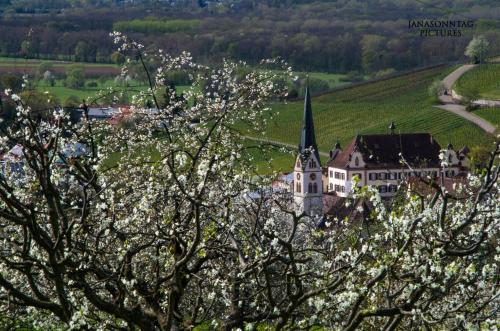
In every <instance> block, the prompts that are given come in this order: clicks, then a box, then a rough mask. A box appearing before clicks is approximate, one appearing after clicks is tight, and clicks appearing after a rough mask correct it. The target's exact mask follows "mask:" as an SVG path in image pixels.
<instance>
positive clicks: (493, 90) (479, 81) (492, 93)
mask: <svg viewBox="0 0 500 331" xmlns="http://www.w3.org/2000/svg"><path fill="white" fill-rule="evenodd" d="M454 88H455V90H456V91H457V93H458V94H466V93H467V92H468V91H474V92H477V93H478V94H479V96H480V97H481V98H485V99H494V100H500V63H490V64H481V65H479V66H477V67H476V68H474V69H472V70H470V71H468V72H466V73H465V74H464V75H463V76H462V77H460V79H459V80H458V81H457V82H456V83H455V86H454Z"/></svg>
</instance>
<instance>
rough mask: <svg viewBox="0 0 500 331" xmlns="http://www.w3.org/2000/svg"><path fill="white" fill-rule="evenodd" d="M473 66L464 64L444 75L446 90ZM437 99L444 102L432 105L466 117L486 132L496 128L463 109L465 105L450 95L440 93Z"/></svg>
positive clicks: (449, 89)
mask: <svg viewBox="0 0 500 331" xmlns="http://www.w3.org/2000/svg"><path fill="white" fill-rule="evenodd" d="M475 66H476V65H475V64H464V65H463V66H461V67H459V68H458V69H456V70H455V71H453V72H452V73H451V74H449V75H448V76H446V77H445V78H444V79H443V84H444V87H445V89H446V90H447V91H451V89H452V87H453V84H455V82H456V81H457V79H459V78H460V77H461V76H462V75H463V74H464V73H466V72H467V71H469V70H471V69H472V68H474V67H475ZM439 100H440V101H441V102H442V103H444V104H443V105H439V106H434V107H437V108H440V109H444V110H446V111H449V112H451V113H453V114H455V115H458V116H460V117H462V118H464V119H466V120H467V121H470V122H472V123H474V124H476V125H477V126H479V127H480V128H481V129H483V130H484V131H486V132H488V133H491V134H493V133H494V132H495V131H496V129H497V128H496V126H495V125H493V124H491V123H490V122H488V121H487V120H485V119H484V118H482V117H479V116H477V115H476V114H474V113H471V112H468V111H467V110H466V109H465V106H462V105H459V104H457V103H455V101H454V100H453V98H452V97H451V95H440V96H439Z"/></svg>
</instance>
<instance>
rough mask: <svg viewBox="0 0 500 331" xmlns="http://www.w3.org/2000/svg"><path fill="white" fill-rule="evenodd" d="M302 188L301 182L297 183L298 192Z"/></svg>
mask: <svg viewBox="0 0 500 331" xmlns="http://www.w3.org/2000/svg"><path fill="white" fill-rule="evenodd" d="M300 191H302V190H301V187H300V183H297V193H300Z"/></svg>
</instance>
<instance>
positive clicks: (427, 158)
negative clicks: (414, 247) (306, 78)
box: [291, 87, 468, 216]
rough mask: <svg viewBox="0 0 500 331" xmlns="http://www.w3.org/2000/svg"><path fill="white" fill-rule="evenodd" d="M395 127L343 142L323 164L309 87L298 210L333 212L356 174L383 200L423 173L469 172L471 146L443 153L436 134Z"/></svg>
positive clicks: (296, 176) (297, 175) (296, 178)
mask: <svg viewBox="0 0 500 331" xmlns="http://www.w3.org/2000/svg"><path fill="white" fill-rule="evenodd" d="M389 129H390V132H389V133H386V134H364V135H357V136H356V137H354V138H353V139H352V140H351V142H350V143H349V144H348V145H347V146H346V147H345V148H344V149H343V148H342V147H341V146H340V143H338V142H337V143H336V144H335V147H334V148H333V149H332V150H331V151H330V152H329V158H328V161H327V162H326V164H325V165H324V166H322V164H321V159H320V154H319V151H318V145H317V143H316V135H315V131H314V120H313V113H312V105H311V95H310V91H309V87H306V91H305V97H304V114H303V120H302V127H301V132H300V142H299V148H298V153H297V158H296V161H295V167H294V171H293V181H292V183H291V190H292V192H293V200H294V204H295V210H296V212H298V213H302V212H304V213H305V214H307V215H311V216H320V215H325V214H331V213H333V212H334V210H335V209H336V208H337V209H338V208H339V206H341V205H343V200H345V198H346V197H348V196H349V194H350V193H351V192H352V189H353V187H352V185H353V178H354V177H356V178H357V185H358V186H367V185H370V186H375V187H376V188H377V189H378V191H379V193H380V195H381V197H382V198H386V199H390V198H391V197H393V196H394V195H395V194H396V192H397V189H398V186H399V184H401V183H402V182H405V181H411V180H415V179H418V178H419V177H423V176H425V177H428V176H430V177H432V178H434V179H435V180H440V181H441V182H443V180H444V179H445V178H447V179H452V178H455V177H459V176H462V177H463V175H465V174H466V173H467V170H468V162H467V158H466V154H467V153H468V148H467V147H464V148H463V149H462V150H461V151H458V152H457V151H455V150H454V148H453V146H452V145H451V144H449V145H448V146H447V148H446V149H444V150H443V153H441V151H442V148H441V146H440V145H439V143H438V142H437V141H436V140H435V139H434V138H433V136H432V135H431V134H430V133H396V127H395V124H394V122H392V123H391V125H390V127H389Z"/></svg>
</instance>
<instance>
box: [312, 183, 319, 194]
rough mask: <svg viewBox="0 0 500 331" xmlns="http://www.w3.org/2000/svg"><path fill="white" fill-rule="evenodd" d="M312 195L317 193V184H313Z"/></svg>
mask: <svg viewBox="0 0 500 331" xmlns="http://www.w3.org/2000/svg"><path fill="white" fill-rule="evenodd" d="M313 193H318V184H316V183H314V184H313Z"/></svg>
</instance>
